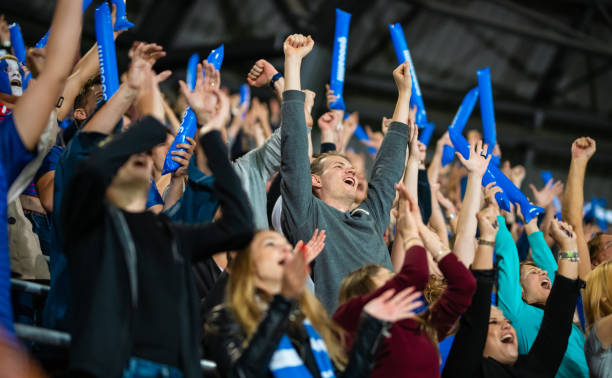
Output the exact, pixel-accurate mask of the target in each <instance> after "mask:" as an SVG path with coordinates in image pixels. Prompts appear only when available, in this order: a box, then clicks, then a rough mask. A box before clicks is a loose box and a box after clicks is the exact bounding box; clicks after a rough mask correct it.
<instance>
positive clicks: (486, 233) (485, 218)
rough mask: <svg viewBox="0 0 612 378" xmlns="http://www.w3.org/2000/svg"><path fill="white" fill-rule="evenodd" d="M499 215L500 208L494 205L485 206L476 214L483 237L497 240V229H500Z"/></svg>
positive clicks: (488, 239)
mask: <svg viewBox="0 0 612 378" xmlns="http://www.w3.org/2000/svg"><path fill="white" fill-rule="evenodd" d="M497 215H499V209H497V208H496V207H494V206H492V205H489V206H487V207H485V208H484V209H482V210H480V211H479V212H478V213H477V214H476V217H477V218H478V229H479V230H480V238H481V239H484V240H487V241H494V240H495V236H496V235H497V230H499V224H498V223H497Z"/></svg>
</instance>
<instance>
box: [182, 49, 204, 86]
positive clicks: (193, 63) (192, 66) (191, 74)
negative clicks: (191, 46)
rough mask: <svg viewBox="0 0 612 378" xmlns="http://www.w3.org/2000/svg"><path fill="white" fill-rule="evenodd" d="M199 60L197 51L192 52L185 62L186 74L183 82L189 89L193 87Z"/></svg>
mask: <svg viewBox="0 0 612 378" xmlns="http://www.w3.org/2000/svg"><path fill="white" fill-rule="evenodd" d="M199 62H200V55H199V54H198V53H194V54H193V55H192V56H191V57H190V58H189V61H188V62H187V76H186V77H185V83H187V86H188V87H189V89H190V90H193V89H194V88H195V84H196V79H197V72H198V63H199Z"/></svg>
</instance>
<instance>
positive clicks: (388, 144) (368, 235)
mask: <svg viewBox="0 0 612 378" xmlns="http://www.w3.org/2000/svg"><path fill="white" fill-rule="evenodd" d="M282 119H283V128H282V132H281V137H282V143H281V157H282V159H281V174H282V177H283V179H282V181H281V195H282V197H283V213H282V218H281V222H282V227H283V232H284V233H285V235H286V236H287V238H288V239H289V241H290V242H291V243H296V242H297V241H299V240H303V241H304V242H307V241H308V240H310V238H311V237H312V234H313V232H314V230H315V228H319V229H322V230H325V231H326V235H327V237H326V239H325V249H324V250H323V252H321V254H320V255H319V256H318V257H317V258H316V260H315V262H314V267H313V275H314V276H313V279H314V283H315V295H316V296H317V298H318V299H319V300H320V301H321V302H322V303H323V306H324V307H325V309H326V310H327V311H328V313H330V314H332V313H333V312H334V310H335V309H336V307H337V303H338V289H339V287H340V283H341V282H342V279H343V278H344V277H346V276H347V275H348V274H349V273H351V272H352V271H354V270H356V269H358V268H360V267H361V266H363V265H365V264H380V265H382V266H384V267H386V268H388V269H391V270H392V269H393V268H392V265H391V258H390V256H389V251H388V249H387V246H386V245H385V243H384V241H383V234H384V232H385V229H386V228H387V225H388V223H389V213H390V210H391V205H392V203H393V199H394V198H395V184H396V183H397V182H399V181H400V179H401V178H402V173H403V171H404V161H405V158H406V146H407V144H408V136H409V132H410V131H409V127H408V126H407V125H405V124H403V123H399V122H393V123H391V126H390V127H389V131H388V132H387V135H386V136H385V139H384V141H383V144H382V146H381V148H380V151H379V152H378V156H377V158H376V162H375V163H374V167H373V170H372V177H371V179H370V182H369V185H368V193H367V194H368V196H367V199H366V200H365V201H364V202H363V203H362V204H361V205H359V207H357V208H356V209H354V210H353V211H351V212H348V211H347V212H346V213H343V212H342V211H339V210H337V209H335V208H333V207H331V206H329V205H327V204H326V203H324V202H323V201H321V200H320V199H318V198H317V197H315V196H314V195H313V194H312V180H311V175H310V163H309V159H308V139H307V135H306V127H305V122H306V121H305V119H304V94H303V93H302V92H300V91H286V92H284V93H283V104H282Z"/></svg>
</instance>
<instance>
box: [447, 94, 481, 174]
mask: <svg viewBox="0 0 612 378" xmlns="http://www.w3.org/2000/svg"><path fill="white" fill-rule="evenodd" d="M476 100H478V87H475V88H472V90H470V91H469V92H468V93H467V94H466V95H465V97H464V98H463V101H462V102H461V105H459V109H457V114H455V118H454V119H453V122H452V123H451V125H450V126H449V130H450V129H451V128H452V129H453V130H455V131H456V132H457V133H459V134H461V133H463V129H464V128H465V125H466V124H467V121H468V119H469V118H470V115H471V114H472V111H473V110H474V105H476ZM454 158H455V149H454V148H453V147H451V146H444V150H443V151H442V166H443V167H445V166H447V165H448V164H449V163H450V162H452V161H453V159H454Z"/></svg>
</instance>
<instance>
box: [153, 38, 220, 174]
mask: <svg viewBox="0 0 612 378" xmlns="http://www.w3.org/2000/svg"><path fill="white" fill-rule="evenodd" d="M224 53H225V49H224V47H223V45H221V46H219V47H217V48H216V49H214V50H212V51H211V52H210V54H208V58H206V60H207V61H208V63H211V64H212V65H213V67H214V68H215V69H216V70H220V69H221V64H222V63H223V55H224ZM194 55H195V54H194ZM194 55H192V56H191V58H190V59H189V62H188V65H187V78H186V79H187V85H188V86H189V88H190V89H193V88H194V87H195V82H196V80H197V66H198V61H197V60H196V61H195V64H193V63H194V62H193V61H192V60H193V59H194ZM197 59H199V58H197ZM202 74H204V72H202ZM190 80H192V81H193V87H192V86H191V82H190ZM197 129H198V121H197V119H196V116H195V113H194V112H193V110H191V108H187V110H186V111H185V114H184V115H183V120H182V121H181V127H179V130H178V132H177V133H176V136H175V137H174V141H173V142H172V145H171V146H170V148H169V149H168V153H167V154H166V158H165V159H164V168H163V170H162V175H165V174H167V173H172V172H174V171H176V170H177V169H178V168H179V163H177V162H175V161H174V160H172V152H173V151H176V150H179V148H176V146H177V145H179V144H181V143H187V137H190V138H194V137H195V134H196V131H197ZM180 150H181V151H184V149H182V148H180Z"/></svg>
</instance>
